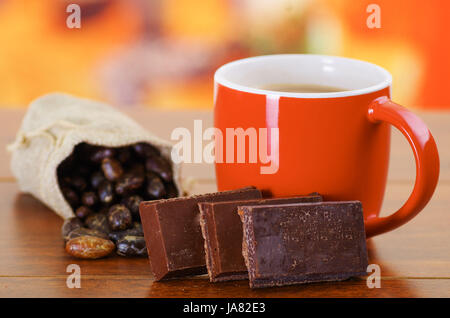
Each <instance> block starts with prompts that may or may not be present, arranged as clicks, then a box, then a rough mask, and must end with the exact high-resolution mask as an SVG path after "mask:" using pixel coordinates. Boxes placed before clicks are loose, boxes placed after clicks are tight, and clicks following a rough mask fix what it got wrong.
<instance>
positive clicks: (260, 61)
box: [214, 54, 392, 98]
mask: <svg viewBox="0 0 450 318" xmlns="http://www.w3.org/2000/svg"><path fill="white" fill-rule="evenodd" d="M214 83H215V86H217V84H220V85H223V86H226V87H229V88H231V89H235V90H239V91H244V92H249V93H254V94H265V95H279V96H287V97H298V98H318V97H320V98H327V97H346V96H352V95H361V94H367V93H371V92H375V91H378V90H381V89H383V88H386V87H390V86H391V83H392V76H391V74H390V73H389V72H388V71H387V70H385V69H384V68H382V67H380V66H378V65H375V64H372V63H368V62H364V61H360V60H355V59H350V58H345V57H337V56H326V55H314V54H277V55H263V56H257V57H250V58H245V59H241V60H237V61H233V62H230V63H228V64H225V65H223V66H222V67H220V68H219V69H218V70H217V71H216V73H215V74H214ZM274 84H287V85H321V86H329V87H338V88H341V89H343V90H342V91H338V92H323V93H322V92H321V93H296V92H282V91H271V90H266V89H263V87H267V86H270V85H274ZM216 88H217V87H215V89H216ZM216 91H217V90H216Z"/></svg>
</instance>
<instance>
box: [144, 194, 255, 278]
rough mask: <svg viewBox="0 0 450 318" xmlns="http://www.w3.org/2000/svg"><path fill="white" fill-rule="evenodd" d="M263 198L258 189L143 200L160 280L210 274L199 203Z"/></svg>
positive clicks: (150, 249) (151, 256) (152, 256)
mask: <svg viewBox="0 0 450 318" xmlns="http://www.w3.org/2000/svg"><path fill="white" fill-rule="evenodd" d="M256 198H261V192H260V191H259V190H257V189H255V188H243V189H239V190H233V191H225V192H216V193H209V194H204V195H196V196H191V197H184V198H173V199H167V200H158V201H147V202H142V203H141V204H140V207H139V211H140V215H141V221H142V226H143V230H144V237H145V240H146V244H147V249H148V255H149V259H150V265H151V268H152V271H153V274H154V276H155V279H156V280H157V281H159V280H162V279H167V278H172V277H180V276H186V275H195V274H204V273H206V262H205V251H204V248H203V237H202V234H201V228H200V222H199V219H200V214H199V213H200V212H199V210H198V205H197V204H198V203H199V202H217V201H230V200H244V199H246V200H248V199H256Z"/></svg>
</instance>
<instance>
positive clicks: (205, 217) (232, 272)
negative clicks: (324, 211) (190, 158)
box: [198, 195, 322, 282]
mask: <svg viewBox="0 0 450 318" xmlns="http://www.w3.org/2000/svg"><path fill="white" fill-rule="evenodd" d="M321 201H322V197H321V196H320V195H314V196H301V197H292V198H276V199H264V200H261V199H257V200H245V201H228V202H213V203H212V202H207V203H205V202H203V203H199V204H198V205H199V208H200V225H201V227H202V234H203V238H204V239H205V253H206V267H207V269H208V274H209V279H210V281H211V282H220V281H229V280H240V279H248V272H247V267H246V266H245V262H244V258H243V256H242V222H241V220H240V218H239V215H238V213H237V207H238V206H244V205H252V206H254V205H264V204H265V205H267V204H286V203H299V202H321Z"/></svg>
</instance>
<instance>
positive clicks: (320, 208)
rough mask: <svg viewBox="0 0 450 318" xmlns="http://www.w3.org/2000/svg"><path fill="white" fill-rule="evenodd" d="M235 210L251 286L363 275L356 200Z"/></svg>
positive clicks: (364, 256)
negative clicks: (239, 223) (241, 227)
mask: <svg viewBox="0 0 450 318" xmlns="http://www.w3.org/2000/svg"><path fill="white" fill-rule="evenodd" d="M238 212H239V215H240V216H241V220H242V222H243V227H244V244H243V251H242V252H243V256H244V259H245V261H246V265H247V267H248V271H249V280H250V287H251V288H260V287H272V286H283V285H292V284H301V283H309V282H318V281H339V280H345V279H347V278H350V277H352V276H362V275H366V269H367V264H368V260H367V250H366V237H365V232H364V219H363V211H362V205H361V203H360V202H359V201H346V202H322V203H299V204H286V205H264V206H244V207H239V208H238Z"/></svg>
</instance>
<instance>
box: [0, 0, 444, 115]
mask: <svg viewBox="0 0 450 318" xmlns="http://www.w3.org/2000/svg"><path fill="white" fill-rule="evenodd" d="M70 3H76V4H79V5H80V7H81V28H80V29H69V28H68V27H67V26H66V19H67V17H68V16H69V15H70V13H67V12H66V7H67V6H68V5H69V4H70ZM372 3H376V4H377V5H378V6H379V7H380V13H381V15H380V17H381V28H379V29H377V28H375V29H370V28H369V27H368V26H367V23H366V21H367V19H368V17H369V16H370V14H371V13H370V12H367V7H368V5H369V4H372ZM0 26H1V28H0V74H1V78H0V107H24V106H26V105H27V104H28V103H29V102H30V101H31V100H33V99H34V98H36V97H38V96H39V95H42V94H45V93H48V92H53V91H63V92H68V93H72V94H76V95H80V96H85V97H90V98H95V99H100V100H104V101H107V102H110V103H113V104H121V105H136V104H144V105H148V107H161V108H170V109H183V108H184V109H188V108H191V109H192V108H196V109H199V108H205V109H207V108H212V94H213V88H212V87H213V86H212V83H213V78H212V77H213V74H214V70H215V69H216V68H217V67H218V66H220V65H221V64H223V63H225V62H227V61H231V60H233V59H237V58H242V57H246V56H253V55H261V54H273V53H320V54H330V55H340V56H346V57H352V58H358V59H362V60H367V61H369V62H372V63H376V64H379V65H381V66H383V67H385V68H386V69H388V70H389V71H390V72H391V73H392V74H393V77H394V84H393V97H394V100H396V101H397V102H399V103H401V104H403V105H405V106H407V107H410V108H428V109H443V108H447V109H449V108H450V95H449V94H448V92H450V80H449V79H448V78H449V77H450V36H449V31H450V1H448V0H429V1H420V0H395V1H392V0H391V1H388V0H377V1H373V0H370V1H365V0H361V1H356V0H314V1H313V0H296V1H294V0H148V1H147V0H78V1H74V0H72V1H66V0H0Z"/></svg>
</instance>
